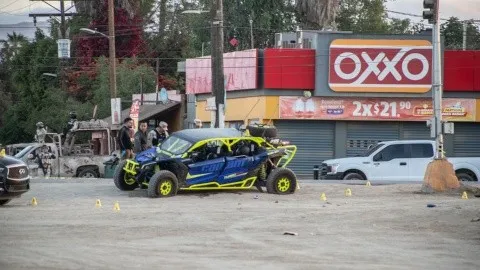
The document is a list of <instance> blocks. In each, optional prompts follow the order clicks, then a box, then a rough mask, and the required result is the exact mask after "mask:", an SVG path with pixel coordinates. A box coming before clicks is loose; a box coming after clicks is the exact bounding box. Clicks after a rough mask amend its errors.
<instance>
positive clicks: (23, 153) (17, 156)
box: [14, 145, 33, 158]
mask: <svg viewBox="0 0 480 270" xmlns="http://www.w3.org/2000/svg"><path fill="white" fill-rule="evenodd" d="M32 148H33V145H29V146H27V147H25V148H23V150H22V151H20V152H18V153H17V154H16V155H15V156H14V157H16V158H22V157H23V156H24V155H25V153H27V152H29V151H30V150H31V149H32Z"/></svg>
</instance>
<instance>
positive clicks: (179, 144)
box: [160, 135, 192, 155]
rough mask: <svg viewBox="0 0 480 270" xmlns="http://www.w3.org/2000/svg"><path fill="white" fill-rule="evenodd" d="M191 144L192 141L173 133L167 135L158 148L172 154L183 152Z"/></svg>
mask: <svg viewBox="0 0 480 270" xmlns="http://www.w3.org/2000/svg"><path fill="white" fill-rule="evenodd" d="M190 146H192V143H191V142H189V141H186V140H184V139H182V138H179V137H176V136H175V135H173V136H170V137H168V138H167V139H166V140H165V141H163V142H162V144H161V145H160V149H161V150H163V151H166V152H168V153H170V154H173V155H180V154H183V153H185V151H187V150H188V148H190Z"/></svg>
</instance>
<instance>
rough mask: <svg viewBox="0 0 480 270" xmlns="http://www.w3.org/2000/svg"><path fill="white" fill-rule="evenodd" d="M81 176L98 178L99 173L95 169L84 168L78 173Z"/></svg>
mask: <svg viewBox="0 0 480 270" xmlns="http://www.w3.org/2000/svg"><path fill="white" fill-rule="evenodd" d="M78 177H79V178H98V173H97V172H96V171H95V170H94V169H83V170H81V171H80V172H79V173H78Z"/></svg>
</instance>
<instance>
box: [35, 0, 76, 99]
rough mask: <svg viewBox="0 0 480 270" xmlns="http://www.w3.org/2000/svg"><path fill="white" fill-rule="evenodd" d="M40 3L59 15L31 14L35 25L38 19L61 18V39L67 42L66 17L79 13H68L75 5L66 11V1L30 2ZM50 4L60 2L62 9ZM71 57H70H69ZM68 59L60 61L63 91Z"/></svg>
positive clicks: (43, 0) (45, 0) (36, 0)
mask: <svg viewBox="0 0 480 270" xmlns="http://www.w3.org/2000/svg"><path fill="white" fill-rule="evenodd" d="M38 1H42V2H44V3H45V4H47V5H49V6H50V7H52V8H54V9H56V10H57V11H59V13H30V14H28V16H29V17H33V23H34V25H36V24H37V17H49V18H51V17H60V29H59V30H60V31H59V32H60V33H59V34H60V37H59V38H60V39H62V40H66V39H68V33H67V25H66V23H65V17H71V16H74V15H76V14H77V13H66V12H67V11H68V10H70V9H71V8H73V4H72V5H71V6H70V7H69V8H68V9H67V10H65V0H30V2H38ZM48 2H60V9H58V8H56V7H54V6H52V5H51V4H49V3H48ZM68 57H70V56H68ZM67 61H68V60H67V59H66V58H61V59H60V63H59V68H60V74H59V75H60V76H59V78H60V85H61V88H62V90H65V66H66V65H67Z"/></svg>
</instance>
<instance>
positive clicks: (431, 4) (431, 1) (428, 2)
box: [423, 0, 438, 24]
mask: <svg viewBox="0 0 480 270" xmlns="http://www.w3.org/2000/svg"><path fill="white" fill-rule="evenodd" d="M423 8H424V9H427V10H424V11H423V18H424V19H425V20H428V22H429V23H432V24H433V23H435V22H436V21H437V17H438V0H423Z"/></svg>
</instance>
